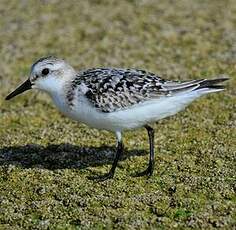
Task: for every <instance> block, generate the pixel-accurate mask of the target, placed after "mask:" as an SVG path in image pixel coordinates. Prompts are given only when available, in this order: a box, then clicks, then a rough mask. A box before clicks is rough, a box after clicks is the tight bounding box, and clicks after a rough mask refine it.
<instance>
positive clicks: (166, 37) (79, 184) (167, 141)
mask: <svg viewBox="0 0 236 230" xmlns="http://www.w3.org/2000/svg"><path fill="white" fill-rule="evenodd" d="M0 13H1V16H0V47H1V49H0V54H1V61H0V87H1V89H0V223H1V225H0V229H80V228H81V229H91V228H92V229H104V228H107V229H110V228H118V229H150V228H151V229H155V228H161V229H168V228H180V229H184V228H205V229H209V228H215V227H220V228H225V229H232V228H234V227H235V224H236V222H235V208H236V207H235V202H236V197H235V193H234V192H235V152H236V135H235V134H236V129H235V127H236V123H235V121H236V113H235V111H236V94H235V87H236V46H235V44H236V2H235V0H225V1H220V0H219V1H217V0H214V1H212V0H208V1H189V0H181V1H166V0H163V1H157V0H156V1H155V0H142V1H138V0H137V1H135V0H133V1H128V0H127V1H123V0H121V1H113V0H112V1H110V0H104V1H99V0H96V1H95V0H94V1H92V0H91V1H64V2H63V1H59V0H52V1H47V0H44V1H43V0H42V1H33V0H32V1H18V0H11V1H9V0H2V1H1V2H0ZM48 54H54V55H57V56H59V57H63V58H65V59H66V60H68V61H69V62H70V63H71V64H72V65H73V66H74V67H75V68H77V69H78V70H79V69H83V68H88V67H95V66H115V67H138V68H143V69H147V70H149V71H152V72H155V73H158V74H159V75H160V76H164V77H167V78H169V79H196V78H204V77H208V78H211V77H214V76H216V75H219V74H227V75H229V76H230V78H231V79H230V81H229V82H228V83H227V84H226V85H227V90H225V91H224V92H221V93H217V94H211V95H209V96H206V97H204V98H201V99H200V100H198V101H196V102H195V103H193V104H192V105H191V106H189V107H188V108H187V109H186V110H185V111H183V112H181V113H179V114H177V115H176V116H174V117H171V118H168V119H165V120H162V121H160V122H158V123H156V124H155V125H154V128H155V130H156V136H155V151H156V156H155V160H156V168H155V172H154V175H153V176H152V177H151V178H150V179H147V178H146V177H143V178H134V177H132V175H131V174H133V173H135V172H137V171H141V170H142V169H144V168H145V167H146V166H147V161H148V138H147V134H146V132H145V130H144V129H140V130H136V131H134V132H127V133H125V135H124V143H125V147H126V151H125V155H124V157H123V159H122V161H121V162H120V163H119V167H118V168H117V172H116V175H115V178H114V179H113V180H109V181H105V182H103V183H96V182H95V181H91V180H88V179H87V177H88V176H89V175H92V174H98V173H104V172H107V171H108V170H109V168H110V164H111V162H112V159H113V157H114V150H115V149H114V145H115V139H114V137H113V135H111V134H110V133H108V132H105V131H97V130H94V129H90V128H88V127H87V126H85V125H83V124H78V123H75V122H73V121H70V120H69V119H67V118H65V117H63V116H62V115H60V114H59V113H58V112H57V111H56V109H55V108H54V107H53V105H52V103H51V101H50V99H49V98H48V97H47V96H46V95H45V94H41V93H39V94H38V93H36V92H33V91H32V92H27V93H25V94H24V95H22V96H19V97H18V98H16V99H14V100H12V101H10V102H6V101H4V97H5V96H6V95H7V93H9V92H10V91H11V90H13V89H14V88H15V87H16V86H17V85H18V84H19V83H20V82H22V81H23V80H24V79H26V76H27V74H28V73H29V67H30V65H31V63H32V62H33V61H35V60H36V59H37V58H39V57H42V56H45V55H48Z"/></svg>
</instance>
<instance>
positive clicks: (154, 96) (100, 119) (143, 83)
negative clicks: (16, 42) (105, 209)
mask: <svg viewBox="0 0 236 230" xmlns="http://www.w3.org/2000/svg"><path fill="white" fill-rule="evenodd" d="M227 79H228V78H226V77H221V78H218V79H212V80H207V79H200V80H191V81H184V82H177V81H169V80H164V79H162V78H160V77H159V76H157V75H156V74H153V73H150V72H147V71H145V70H140V69H119V68H92V69H87V70H83V71H80V72H76V71H75V70H74V68H73V67H71V66H70V65H69V64H68V63H67V62H65V61H64V60H62V59H58V58H56V57H51V56H50V57H44V58H40V59H39V60H37V61H36V62H35V63H34V64H33V65H32V67H31V71H30V76H29V78H28V79H27V80H26V81H25V82H24V83H23V84H21V85H20V86H19V87H18V88H17V89H16V90H15V91H13V92H12V93H10V94H9V95H8V96H7V97H6V100H9V99H11V98H13V97H14V96H16V95H18V94H20V93H23V92H24V91H26V90H29V89H34V88H35V89H39V90H42V91H45V92H46V93H48V94H49V95H50V96H51V98H52V100H53V101H54V103H55V105H56V106H57V107H58V109H59V110H60V111H61V112H62V113H63V114H65V115H66V116H68V117H70V118H72V119H74V120H76V121H79V122H83V123H85V124H87V125H88V126H91V127H93V128H97V129H104V130H108V131H112V132H114V133H115V135H116V138H117V151H116V156H115V159H114V162H113V164H112V167H111V169H110V171H109V172H108V173H107V174H105V175H102V176H98V177H97V178H98V179H100V180H105V179H108V178H112V177H113V176H114V173H115V169H116V166H117V163H118V161H119V159H120V157H121V155H122V152H123V143H122V132H123V131H125V130H129V129H135V128H139V127H145V128H146V130H147V132H148V136H149V145H150V156H149V164H148V167H147V169H146V170H144V171H143V172H141V173H138V174H137V176H142V175H149V176H150V175H152V173H153V168H154V130H153V129H152V128H151V126H150V124H151V123H153V122H156V121H158V120H160V119H162V118H165V117H169V116H171V115H174V114H176V113H177V112H179V111H181V110H183V109H184V108H185V107H186V106H187V105H188V104H190V103H191V102H192V101H193V100H195V99H196V98H198V97H200V96H202V95H204V94H207V93H211V92H218V91H221V90H223V89H224V87H223V86H222V85H218V83H220V82H223V81H225V80H227Z"/></svg>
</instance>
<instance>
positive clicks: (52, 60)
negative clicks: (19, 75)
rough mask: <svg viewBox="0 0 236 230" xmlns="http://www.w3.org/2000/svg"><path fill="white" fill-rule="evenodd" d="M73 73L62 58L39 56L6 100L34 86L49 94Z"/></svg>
mask: <svg viewBox="0 0 236 230" xmlns="http://www.w3.org/2000/svg"><path fill="white" fill-rule="evenodd" d="M74 75H75V70H74V69H73V68H72V67H71V66H70V65H69V64H67V63H66V62H65V61H64V60H62V59H58V58H56V57H52V56H50V57H44V58H40V59H39V60H37V61H36V62H35V63H34V64H33V65H32V67H31V71H30V76H29V78H28V79H27V80H26V81H25V82H24V83H22V84H21V85H20V86H18V87H17V88H16V89H15V90H14V91H13V92H12V93H10V94H9V95H8V96H7V97H6V100H10V99H11V98H13V97H15V96H16V95H18V94H21V93H23V92H24V91H26V90H29V89H34V88H35V89H40V90H43V91H45V92H47V93H49V94H51V93H53V92H55V91H58V90H60V89H61V87H62V86H63V84H64V83H65V82H66V81H67V80H70V79H71V78H72V77H73V76H74Z"/></svg>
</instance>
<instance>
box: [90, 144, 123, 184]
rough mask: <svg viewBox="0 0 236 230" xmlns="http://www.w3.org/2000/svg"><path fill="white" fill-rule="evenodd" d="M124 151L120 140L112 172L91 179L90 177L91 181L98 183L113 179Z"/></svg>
mask: <svg viewBox="0 0 236 230" xmlns="http://www.w3.org/2000/svg"><path fill="white" fill-rule="evenodd" d="M123 149H124V146H123V143H122V141H121V140H120V141H118V146H117V150H116V156H115V159H114V161H113V163H112V167H111V169H110V171H109V172H108V173H106V174H104V175H101V176H95V177H94V176H91V177H89V179H92V180H98V181H104V180H107V179H111V178H113V176H114V174H115V170H116V166H117V163H118V161H119V159H120V158H121V156H122V153H123Z"/></svg>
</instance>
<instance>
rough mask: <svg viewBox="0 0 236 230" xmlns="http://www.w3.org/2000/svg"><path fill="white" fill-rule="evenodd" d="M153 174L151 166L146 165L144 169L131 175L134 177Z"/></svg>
mask: <svg viewBox="0 0 236 230" xmlns="http://www.w3.org/2000/svg"><path fill="white" fill-rule="evenodd" d="M152 174H153V167H151V166H148V167H147V168H146V169H145V170H144V171H142V172H138V173H135V174H134V175H133V176H134V177H141V176H148V177H150V176H152Z"/></svg>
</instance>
